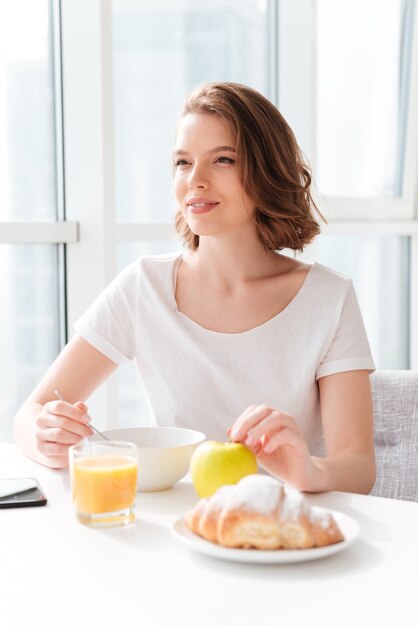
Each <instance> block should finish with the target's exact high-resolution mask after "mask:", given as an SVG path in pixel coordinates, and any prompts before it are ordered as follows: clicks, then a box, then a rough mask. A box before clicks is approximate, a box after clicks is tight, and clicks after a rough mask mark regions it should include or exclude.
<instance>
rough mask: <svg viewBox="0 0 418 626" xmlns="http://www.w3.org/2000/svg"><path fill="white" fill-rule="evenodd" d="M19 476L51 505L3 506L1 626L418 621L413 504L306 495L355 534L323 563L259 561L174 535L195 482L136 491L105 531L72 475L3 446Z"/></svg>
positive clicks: (0, 470) (417, 526)
mask: <svg viewBox="0 0 418 626" xmlns="http://www.w3.org/2000/svg"><path fill="white" fill-rule="evenodd" d="M24 476H26V477H28V476H34V477H36V478H38V480H39V482H40V483H41V486H42V487H43V489H44V491H45V493H46V496H47V498H48V504H47V506H45V507H34V508H22V509H1V510H0V530H1V534H0V624H1V625H2V626H3V625H4V626H14V624H45V625H49V624H51V625H52V624H54V626H55V625H56V626H60V625H61V624H79V625H82V626H84V625H87V624H89V625H91V626H96V625H97V626H107V625H109V624H112V625H116V624H124V625H127V626H128V625H129V626H130V625H131V624H135V625H137V626H166V625H167V626H172V625H175V626H177V625H182V626H217V625H222V626H224V625H225V626H250V625H251V626H270V625H273V624H280V625H281V626H292V625H297V626H299V625H302V624H314V625H321V626H327V625H331V624H332V626H338V625H350V626H353V625H358V626H365V625H368V624H370V626H371V625H373V626H374V625H379V626H386V625H388V626H389V625H390V626H394V625H396V624H397V623H398V624H399V623H408V624H416V623H418V601H417V598H418V591H417V590H418V582H417V581H418V565H417V562H418V503H412V502H403V501H398V500H389V499H384V498H374V497H370V496H360V495H353V494H348V493H328V494H320V495H315V496H309V499H310V500H311V501H313V502H315V503H316V504H319V505H321V506H326V507H329V508H333V509H337V510H339V511H342V512H344V513H346V514H348V515H350V516H352V517H353V518H355V519H356V520H357V521H358V522H359V524H360V526H361V536H360V538H359V539H358V540H357V541H356V542H355V543H354V544H353V545H351V546H350V547H349V548H348V549H347V550H345V551H343V552H340V553H339V554H335V555H333V556H330V557H327V558H325V559H321V560H317V561H310V562H306V563H295V564H287V565H285V564H282V565H253V564H240V563H233V562H229V561H221V560H217V559H214V558H211V557H208V556H203V555H200V554H197V553H195V552H193V551H191V550H190V549H188V548H187V547H186V546H184V545H183V544H181V543H179V542H178V541H176V539H175V538H174V537H172V536H171V533H170V527H171V525H172V524H173V522H174V521H175V520H176V519H177V518H179V517H180V516H182V515H183V514H184V513H185V511H186V510H188V509H189V508H191V506H192V505H193V504H194V503H195V502H196V499H197V498H196V496H195V494H194V491H193V488H192V486H191V484H190V482H189V481H188V480H185V481H182V482H180V483H178V484H177V485H175V486H174V487H173V488H172V489H171V490H169V491H165V492H160V493H150V494H139V496H138V503H137V522H136V523H135V524H133V525H131V526H128V527H122V528H111V529H110V528H109V529H100V530H99V529H92V528H88V527H85V526H83V525H82V524H80V523H79V522H78V521H77V519H76V517H75V514H74V510H73V505H72V502H71V496H70V486H69V479H68V472H67V471H65V470H50V469H48V468H45V467H42V466H40V465H38V464H36V463H33V462H32V461H30V460H29V459H26V458H25V457H23V456H22V455H21V454H20V453H19V452H18V450H17V449H16V447H15V446H14V445H11V444H1V445H0V477H2V478H6V477H24ZM404 616H409V617H408V618H407V619H406V621H405V618H404Z"/></svg>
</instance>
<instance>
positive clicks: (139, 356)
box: [15, 83, 375, 493]
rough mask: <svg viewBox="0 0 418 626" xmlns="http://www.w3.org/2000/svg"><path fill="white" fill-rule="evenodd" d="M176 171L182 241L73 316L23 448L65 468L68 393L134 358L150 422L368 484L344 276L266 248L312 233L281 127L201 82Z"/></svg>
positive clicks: (362, 361) (356, 322)
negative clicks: (71, 332)
mask: <svg viewBox="0 0 418 626" xmlns="http://www.w3.org/2000/svg"><path fill="white" fill-rule="evenodd" d="M174 172H175V173H174V190H175V195H176V199H177V202H178V207H179V210H178V213H177V216H176V227H177V230H178V232H179V233H180V234H181V236H182V237H183V240H184V242H185V244H186V247H187V250H186V251H185V252H184V253H182V254H180V253H178V254H171V255H164V256H158V257H142V258H140V259H138V261H136V262H135V263H133V264H131V265H130V266H128V267H127V268H125V270H123V271H122V272H121V273H120V274H119V276H117V277H116V279H115V280H114V281H113V282H112V283H111V284H110V285H109V287H108V288H107V289H106V290H105V291H104V292H103V293H102V294H101V296H100V297H99V298H98V299H97V300H96V302H94V303H93V305H92V306H91V307H90V309H89V310H88V311H87V313H86V314H85V315H84V316H83V317H82V318H81V319H80V320H79V321H78V322H77V324H76V334H75V336H74V337H73V338H72V339H71V341H70V342H69V343H68V345H67V346H66V348H65V349H64V350H63V352H62V353H61V355H60V356H59V357H58V358H57V360H56V361H55V363H54V364H53V365H52V366H51V368H50V370H49V371H48V372H47V374H46V375H45V377H44V378H43V380H42V381H41V383H40V384H39V385H38V386H37V387H36V389H35V390H34V391H33V393H32V394H31V395H30V397H29V398H28V400H27V401H26V402H25V404H24V405H23V407H22V408H21V409H20V411H19V413H18V415H17V417H16V420H15V434H16V439H17V441H18V443H19V445H20V447H21V449H22V450H23V451H24V452H25V453H26V454H27V455H28V456H30V457H31V458H33V459H35V460H37V461H39V462H41V463H44V464H46V465H48V466H50V467H64V466H65V465H66V464H67V453H68V446H69V445H71V444H73V443H76V442H78V441H80V440H81V439H82V438H83V437H86V436H89V435H90V434H91V429H90V427H89V425H88V422H89V419H90V418H89V415H88V413H87V407H86V405H85V404H83V403H82V402H80V400H84V399H86V398H88V397H89V395H90V394H91V393H92V392H93V391H94V389H96V388H97V387H98V386H99V385H100V384H101V383H102V382H103V381H104V380H105V379H106V378H107V377H108V376H109V375H110V374H111V373H112V372H113V371H114V370H115V369H116V367H117V366H118V365H120V364H122V363H124V362H125V361H128V360H130V359H134V358H135V359H136V360H137V363H138V368H139V370H140V373H141V376H142V378H143V380H144V383H145V388H146V390H147V394H148V399H149V402H150V406H151V409H152V412H153V415H154V418H155V420H156V423H157V424H159V425H177V426H183V427H190V428H195V429H197V430H202V431H204V432H205V433H206V434H207V436H208V437H209V438H212V439H225V436H226V432H228V435H229V436H230V438H231V439H232V440H234V441H241V442H243V443H245V444H246V445H247V446H249V447H250V448H251V449H252V450H253V451H254V453H255V454H256V455H257V458H258V460H259V461H260V463H261V464H262V465H263V466H264V468H265V469H266V470H267V471H269V472H270V473H272V474H273V475H275V476H277V477H279V478H281V479H282V480H284V481H286V482H289V483H291V484H292V485H294V486H295V487H297V488H299V489H301V490H305V491H310V492H317V491H324V490H342V491H353V492H364V493H367V492H369V491H370V490H371V488H372V486H373V483H374V479H375V461H374V449H373V424H372V413H373V412H372V401H371V391H370V383H369V373H370V371H372V370H373V368H374V364H373V360H372V358H371V355H370V349H369V345H368V341H367V337H366V334H365V331H364V326H363V322H362V319H361V314H360V311H359V308H358V304H357V300H356V296H355V294H354V291H353V287H352V283H351V281H350V280H349V279H347V278H346V277H344V276H341V275H340V274H338V273H336V272H333V271H332V270H329V269H327V268H325V267H323V266H321V265H318V264H314V265H312V266H311V265H307V264H305V263H302V262H300V261H298V260H296V259H294V258H290V257H288V256H285V255H283V254H280V253H279V252H278V251H280V250H283V249H285V248H290V249H293V250H302V249H303V247H304V246H305V245H306V244H308V243H309V242H311V241H312V239H313V238H314V237H315V235H317V234H318V232H319V226H318V223H317V221H316V215H319V216H320V214H319V211H317V209H316V207H315V205H314V203H313V200H312V197H311V193H310V183H311V179H310V175H309V172H308V170H307V167H306V166H305V164H304V162H303V158H302V156H301V152H300V150H299V148H298V146H297V144H296V140H295V137H294V135H293V133H292V131H291V129H290V128H289V126H288V125H287V123H286V121H285V120H284V119H283V117H282V116H281V114H280V113H279V112H278V111H277V109H276V108H275V107H274V106H273V105H272V104H271V103H270V102H269V101H268V100H267V99H266V98H264V97H263V96H262V95H260V94H259V93H257V92H256V91H254V90H252V89H250V88H248V87H245V86H243V85H238V84H234V83H212V84H208V85H205V86H203V87H201V88H198V89H197V90H195V91H194V92H193V93H192V94H191V95H190V96H189V97H188V98H187V100H186V102H185V105H184V109H183V112H182V116H181V119H180V122H179V125H178V129H177V136H176V146H175V151H174ZM54 389H60V391H61V393H62V394H63V397H64V398H65V399H66V400H67V401H68V402H69V403H68V402H61V401H57V400H56V398H55V397H54ZM70 403H74V404H70Z"/></svg>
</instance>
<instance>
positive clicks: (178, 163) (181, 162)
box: [174, 159, 188, 167]
mask: <svg viewBox="0 0 418 626" xmlns="http://www.w3.org/2000/svg"><path fill="white" fill-rule="evenodd" d="M185 165H188V161H186V159H177V161H175V162H174V167H184V166H185Z"/></svg>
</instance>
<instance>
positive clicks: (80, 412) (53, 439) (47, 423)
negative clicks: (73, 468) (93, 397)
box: [36, 400, 93, 466]
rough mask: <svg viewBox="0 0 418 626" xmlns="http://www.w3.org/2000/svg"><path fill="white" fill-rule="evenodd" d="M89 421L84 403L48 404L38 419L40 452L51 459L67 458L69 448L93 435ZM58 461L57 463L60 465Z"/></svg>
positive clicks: (37, 437) (54, 402) (37, 431)
mask: <svg viewBox="0 0 418 626" xmlns="http://www.w3.org/2000/svg"><path fill="white" fill-rule="evenodd" d="M89 421H90V416H89V415H88V414H87V406H86V405H85V404H84V403H83V402H77V403H76V404H74V405H72V404H69V403H67V402H63V401H61V400H59V401H55V400H54V401H51V402H47V403H46V404H45V405H44V407H43V409H42V411H41V413H40V414H39V415H38V417H37V419H36V426H37V430H36V439H37V448H38V450H39V451H40V452H42V453H43V454H45V455H46V456H48V457H51V458H52V457H57V459H59V458H62V459H63V457H66V458H67V457H68V448H69V446H71V445H73V444H76V443H79V442H80V441H82V440H83V439H84V438H86V437H90V436H91V435H92V434H93V431H92V429H91V428H90V426H89V425H88V422H89ZM57 459H55V462H56V463H58V465H59V461H57ZM62 463H65V461H64V459H63V461H62ZM58 465H57V466H58Z"/></svg>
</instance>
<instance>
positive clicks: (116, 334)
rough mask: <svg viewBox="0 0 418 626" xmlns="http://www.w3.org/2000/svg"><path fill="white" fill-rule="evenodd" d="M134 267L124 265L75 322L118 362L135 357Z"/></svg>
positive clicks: (87, 336)
mask: <svg viewBox="0 0 418 626" xmlns="http://www.w3.org/2000/svg"><path fill="white" fill-rule="evenodd" d="M137 294H138V280H137V268H136V265H135V264H132V265H129V266H128V267H126V268H125V269H124V270H123V271H122V272H121V273H120V274H118V276H116V278H115V279H114V280H113V281H112V282H111V283H110V284H109V285H108V286H107V287H106V289H105V290H104V291H103V292H102V293H101V294H100V295H99V296H98V298H97V299H96V300H95V301H94V302H93V304H92V305H91V306H90V307H89V308H88V309H87V311H86V312H85V313H84V315H82V316H81V317H80V318H79V319H78V320H77V321H76V323H75V324H74V329H75V330H76V332H77V333H78V334H79V335H80V336H81V337H83V339H85V340H86V341H88V343H90V344H91V345H92V346H93V347H94V348H96V349H97V350H99V351H100V352H102V353H103V354H104V355H105V356H107V357H108V358H109V359H111V361H113V362H114V363H116V364H117V365H122V364H123V363H126V362H127V361H130V360H132V359H133V358H134V357H135V345H136V337H135V325H134V319H135V299H136V297H137Z"/></svg>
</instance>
